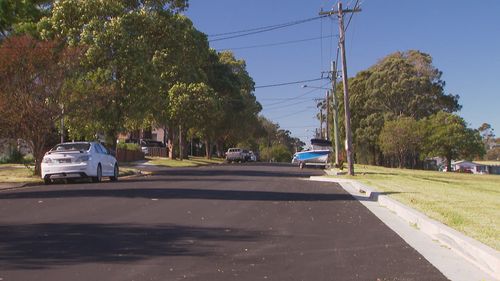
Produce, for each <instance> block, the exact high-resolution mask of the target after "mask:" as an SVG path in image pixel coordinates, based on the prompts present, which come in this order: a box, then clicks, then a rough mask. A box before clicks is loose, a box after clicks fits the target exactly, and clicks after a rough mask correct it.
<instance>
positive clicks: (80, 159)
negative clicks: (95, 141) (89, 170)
mask: <svg viewBox="0 0 500 281" xmlns="http://www.w3.org/2000/svg"><path fill="white" fill-rule="evenodd" d="M90 159H91V158H90V156H89V155H84V156H80V157H78V158H76V159H75V162H76V163H83V162H88V161H90Z"/></svg>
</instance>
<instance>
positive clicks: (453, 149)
mask: <svg viewBox="0 0 500 281" xmlns="http://www.w3.org/2000/svg"><path fill="white" fill-rule="evenodd" d="M423 122H425V131H426V136H425V141H424V143H423V146H424V147H423V152H424V155H425V156H429V157H434V156H440V157H443V158H446V167H447V170H448V171H451V161H452V160H453V159H459V158H462V159H468V160H472V158H474V157H478V156H479V157H481V156H483V155H484V153H485V150H484V145H483V143H482V141H481V136H480V135H479V131H477V130H473V129H470V128H467V125H466V123H465V121H464V120H463V119H462V118H461V117H460V116H457V115H455V114H451V113H448V112H444V111H440V112H438V113H437V114H435V115H433V116H431V117H429V118H427V119H426V120H425V121H423Z"/></svg>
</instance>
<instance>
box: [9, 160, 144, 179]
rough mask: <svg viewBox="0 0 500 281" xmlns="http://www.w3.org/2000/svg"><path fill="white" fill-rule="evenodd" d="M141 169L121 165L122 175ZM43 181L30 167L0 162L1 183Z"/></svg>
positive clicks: (128, 174) (135, 172) (131, 173)
mask: <svg viewBox="0 0 500 281" xmlns="http://www.w3.org/2000/svg"><path fill="white" fill-rule="evenodd" d="M138 172H139V171H138V170H137V169H135V168H132V167H120V177H123V176H130V175H134V174H137V173H138ZM19 182H37V183H38V182H39V183H41V182H42V179H41V178H40V177H39V176H34V175H33V167H32V166H31V167H30V169H28V168H26V167H25V166H23V165H18V164H0V183H19Z"/></svg>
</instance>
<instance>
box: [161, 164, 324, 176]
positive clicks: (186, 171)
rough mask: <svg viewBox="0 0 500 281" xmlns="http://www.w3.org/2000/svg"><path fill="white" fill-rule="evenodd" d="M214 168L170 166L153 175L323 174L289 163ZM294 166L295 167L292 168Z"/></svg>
mask: <svg viewBox="0 0 500 281" xmlns="http://www.w3.org/2000/svg"><path fill="white" fill-rule="evenodd" d="M222 166H223V167H221V168H219V167H217V168H215V167H213V166H212V167H209V168H200V167H194V168H170V169H165V170H159V171H153V174H154V175H165V176H171V177H173V178H176V177H203V178H204V177H233V178H235V177H274V178H284V177H288V178H308V177H310V176H315V175H316V176H318V175H323V174H324V171H323V170H319V169H304V170H300V169H299V168H298V167H296V166H292V165H290V164H275V163H273V164H267V165H262V164H254V163H248V164H241V165H232V166H230V165H222ZM248 167H260V168H261V169H246V168H248ZM273 167H289V168H290V169H278V170H273V169H272V168H273ZM294 168H295V169H294Z"/></svg>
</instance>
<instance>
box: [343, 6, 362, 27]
mask: <svg viewBox="0 0 500 281" xmlns="http://www.w3.org/2000/svg"><path fill="white" fill-rule="evenodd" d="M358 2H359V0H356V4H354V8H353V10H356V7H357V6H358ZM352 16H354V13H351V16H350V17H349V20H348V21H347V25H346V26H345V31H347V29H348V28H349V24H350V23H351V20H352Z"/></svg>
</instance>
